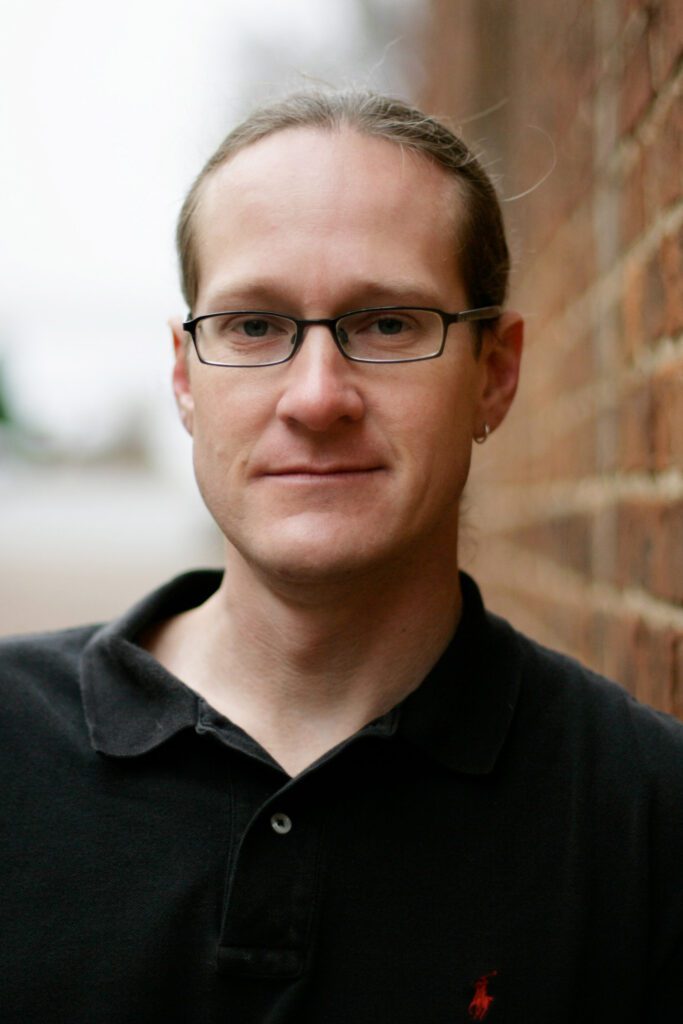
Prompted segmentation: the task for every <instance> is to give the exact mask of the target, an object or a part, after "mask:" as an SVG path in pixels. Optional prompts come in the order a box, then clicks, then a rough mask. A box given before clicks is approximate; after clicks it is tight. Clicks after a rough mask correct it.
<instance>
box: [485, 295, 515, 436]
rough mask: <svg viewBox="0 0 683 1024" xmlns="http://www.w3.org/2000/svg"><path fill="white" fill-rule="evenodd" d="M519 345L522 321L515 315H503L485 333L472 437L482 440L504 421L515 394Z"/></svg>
mask: <svg viewBox="0 0 683 1024" xmlns="http://www.w3.org/2000/svg"><path fill="white" fill-rule="evenodd" d="M523 343H524V321H523V320H522V317H521V316H520V315H519V313H514V312H512V311H506V312H505V313H503V314H502V315H501V316H500V317H499V318H498V320H496V322H495V323H494V325H493V326H492V327H491V328H489V329H487V330H486V331H485V333H484V337H483V339H482V349H481V353H480V355H479V359H480V361H481V364H482V371H483V380H482V390H481V394H480V398H479V403H478V409H477V416H476V421H475V437H482V436H486V435H487V434H488V432H489V431H492V430H495V429H496V427H498V426H499V425H500V424H501V423H502V422H503V420H504V419H505V417H506V415H507V412H508V409H509V408H510V406H511V405H512V400H513V398H514V397H515V393H516V391H517V384H518V382H519V367H520V363H521V359H522V346H523ZM487 427H488V430H487V429H486V428H487Z"/></svg>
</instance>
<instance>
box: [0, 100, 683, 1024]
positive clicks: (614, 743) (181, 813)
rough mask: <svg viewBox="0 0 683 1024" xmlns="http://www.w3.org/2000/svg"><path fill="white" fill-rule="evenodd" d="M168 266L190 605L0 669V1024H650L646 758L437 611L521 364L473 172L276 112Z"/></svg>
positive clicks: (680, 959)
mask: <svg viewBox="0 0 683 1024" xmlns="http://www.w3.org/2000/svg"><path fill="white" fill-rule="evenodd" d="M178 238H179V246H180V256H181V264H182V269H183V282H184V288H185V291H186V297H187V301H188V304H189V307H190V310H191V312H190V315H189V317H188V319H187V321H186V322H185V323H184V324H182V323H180V322H178V323H176V324H175V325H174V344H175V366H174V375H173V381H174V389H175V395H176V399H177V403H178V408H179V410H180V415H181V417H182V420H183V423H184V424H185V427H186V428H187V430H188V431H189V433H190V434H191V435H192V438H193V448H194V463H195V470H196V476H197V481H198V484H199V487H200V489H201V492H202V495H203V497H204V499H205V501H206V504H207V506H208V508H209V509H210V511H211V513H212V515H213V516H214V518H215V519H216V521H217V523H218V524H219V526H220V528H221V530H222V532H223V534H224V535H225V539H226V558H225V574H224V575H223V576H222V577H221V576H220V574H218V573H212V572H203V573H195V574H190V575H189V576H186V577H183V578H181V579H179V580H176V581H173V582H172V583H170V584H168V585H167V586H166V587H164V588H162V589H161V590H160V591H158V592H157V593H156V594H154V595H152V596H151V597H148V598H146V599H145V600H144V601H142V602H141V603H140V604H139V605H138V606H137V607H136V608H134V609H133V610H132V611H131V612H129V613H128V614H127V615H125V616H124V617H123V618H122V619H120V620H119V621H117V622H115V623H113V624H111V625H109V626H106V627H104V628H96V627H90V628H84V629H77V630H72V631H69V632H67V633H62V634H58V635H53V636H49V637H40V638H31V639H25V640H18V641H13V642H6V643H5V645H4V650H3V655H2V664H3V666H4V667H3V678H4V680H5V693H6V694H7V696H6V698H5V702H6V705H7V706H8V708H9V709H11V714H10V715H9V716H8V726H7V729H6V732H7V738H6V740H5V746H4V750H5V754H4V757H5V759H6V760H5V765H6V767H5V777H6V791H7V793H8V796H7V797H6V799H5V802H4V805H3V806H4V810H5V814H6V817H7V825H6V840H5V842H6V853H5V886H4V903H5V906H6V911H5V914H6V916H5V925H4V932H3V945H2V957H3V973H2V977H3V979H4V980H3V985H4V990H5V996H4V1009H3V1020H5V1021H12V1022H14V1021H17V1022H18V1021H22V1022H25V1021H40V1022H41V1024H46V1022H57V1021H59V1022H62V1021H68V1022H70V1024H81V1022H83V1024H85V1022H88V1024H90V1022H93V1021H97V1022H100V1021H102V1022H107V1024H109V1022H111V1024H124V1022H125V1024H131V1022H135V1024H140V1022H148V1021H149V1022H152V1021H154V1022H157V1021H165V1022H195V1021H196V1022H202V1024H204V1022H218V1021H221V1022H222V1021H225V1022H230V1024H243V1022H244V1024H247V1022H249V1024H252V1022H269V1024H275V1022H278V1024H279V1022H282V1024H284V1022H297V1024H305V1022H317V1024H335V1022H339V1024H341V1022H344V1024H348V1022H370V1021H386V1022H392V1024H404V1022H405V1024H408V1022H410V1024H413V1022H415V1021H419V1020H423V1021H427V1022H430V1024H431V1022H434V1024H441V1022H443V1024H447V1022H449V1024H450V1022H457V1021H468V1020H485V1021H487V1022H489V1024H490V1022H495V1021H506V1022H524V1024H535V1022H538V1024H541V1022H543V1024H548V1022H552V1024H562V1022H570V1021H571V1022H573V1024H575V1022H578V1021H580V1022H586V1021H600V1022H605V1021H610V1022H619V1024H625V1022H626V1024H628V1022H636V1021H638V1022H641V1021H653V1022H654V1021H657V1022H660V1021H669V1020H680V1019H681V1018H682V1015H683V970H682V967H683V884H682V883H683V868H682V866H681V865H682V864H683V762H682V759H681V755H682V753H683V728H682V727H681V726H680V725H679V724H678V723H676V722H674V721H673V720H671V719H668V718H667V717H666V716H663V715H660V714H657V713H655V712H653V711H651V710H649V709H647V708H644V707H641V706H639V705H637V704H636V702H635V701H633V700H632V699H631V698H630V697H628V696H627V695H626V694H625V692H624V691H623V690H621V689H620V688H619V687H617V686H616V685H614V684H612V683H609V682H607V681H605V680H602V679H599V678H597V677H595V676H594V675H592V674H591V673H590V672H588V671H586V670H584V669H582V668H581V667H580V666H578V665H577V664H576V663H574V662H573V661H571V660H569V659H567V658H564V657H562V656H560V655H558V654H554V653H552V652H549V651H547V650H544V649H542V648H540V647H539V646H538V645H536V644H535V643H533V642H531V641H530V640H528V639H526V638H524V637H522V636H521V635H520V634H518V633H516V632H515V631H514V630H513V629H512V628H511V627H510V626H509V625H507V624H506V623H504V622H503V621H501V620H499V619H497V618H495V617H494V616H491V615H489V614H487V613H486V612H485V611H484V609H483V606H482V604H481V599H480V597H479V593H478V591H477V588H476V586H475V584H474V583H473V582H472V581H471V580H470V579H468V578H467V577H466V576H464V575H460V576H459V575H458V544H457V541H458V509H459V503H460V499H461V496H462V492H463V488H464V486H465V481H466V478H467V473H468V468H469V463H470V455H471V450H472V441H473V440H475V441H482V440H485V439H486V437H487V435H488V434H489V433H490V432H492V431H494V430H495V429H496V428H497V427H498V426H499V425H500V423H501V422H502V420H503V419H504V417H505V414H506V412H507V410H508V408H509V406H510V404H511V402H512V399H513V396H514V393H515V389H516V384H517V376H518V369H519V361H520V353H521V347H522V323H521V320H520V317H519V316H518V315H516V314H514V313H512V312H509V311H503V309H502V307H503V303H504V299H505V292H506V278H507V268H508V257H507V248H506V245H505V239H504V236H503V231H502V227H501V220H500V212H499V208H498V204H497V202H496V199H495V195H494V192H493V189H492V187H491V185H490V183H489V182H488V180H487V178H486V176H485V174H484V172H483V171H482V169H481V168H480V166H479V164H478V163H477V162H476V161H475V159H474V158H473V156H472V155H471V154H470V153H469V152H468V151H467V150H466V148H465V147H464V146H463V145H462V143H460V141H459V140H457V139H456V138H455V137H453V136H452V135H451V133H450V132H449V131H448V130H447V129H445V128H444V127H442V126H440V125H439V124H437V123H436V122H434V121H432V120H431V119H429V118H425V117H424V116H423V115H421V114H420V113H419V112H417V111H413V110H410V109H409V108H407V107H405V106H404V105H403V104H401V103H397V102H394V101H391V100H387V99H384V98H382V97H377V96H373V95H365V94H332V95H323V96H318V95H306V96H295V97H290V98H289V99H286V100H285V101H283V102H282V103H280V104H277V105H275V106H273V107H270V108H268V109H266V110H264V111H260V112H257V114H255V115H253V116H252V117H251V118H250V119H248V121H247V122H245V124H243V125H241V126H240V127H238V128H237V129H236V130H235V131H234V132H233V133H232V134H231V135H230V136H229V137H228V139H227V140H226V142H225V143H224V144H223V145H222V146H221V148H220V149H219V150H218V152H217V154H216V155H215V156H214V157H213V158H212V160H211V161H209V164H208V165H207V167H206V168H205V169H204V171H203V172H202V174H201V175H200V177H199V179H198V180H197V182H196V183H195V185H194V186H193V189H192V191H191V193H190V195H189V197H188V200H187V201H186V203H185V206H184V208H183V212H182V214H181V220H180V225H179V232H178Z"/></svg>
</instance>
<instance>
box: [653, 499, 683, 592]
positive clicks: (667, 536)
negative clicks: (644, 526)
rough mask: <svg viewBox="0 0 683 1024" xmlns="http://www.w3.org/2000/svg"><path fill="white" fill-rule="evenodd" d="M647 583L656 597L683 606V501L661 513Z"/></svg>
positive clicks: (666, 507) (669, 506) (656, 527)
mask: <svg viewBox="0 0 683 1024" xmlns="http://www.w3.org/2000/svg"><path fill="white" fill-rule="evenodd" d="M646 582H647V585H648V589H650V590H651V591H652V593H653V594H654V595H655V596H657V597H661V598H663V599H664V600H665V601H672V602H674V603H676V604H683V501H679V502H674V503H673V504H669V505H665V506H663V507H662V508H661V509H660V511H659V515H658V517H657V523H656V526H655V531H654V538H653V551H652V562H651V566H650V573H649V577H648V578H647V581H646Z"/></svg>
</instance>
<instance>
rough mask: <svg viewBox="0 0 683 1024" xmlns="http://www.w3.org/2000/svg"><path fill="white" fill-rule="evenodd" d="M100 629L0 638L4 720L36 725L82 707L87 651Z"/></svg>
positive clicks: (1, 695) (1, 697)
mask: <svg viewBox="0 0 683 1024" xmlns="http://www.w3.org/2000/svg"><path fill="white" fill-rule="evenodd" d="M98 628H99V627H98V626H95V625H92V626H80V627H77V628H75V629H65V630H59V631H56V632H51V633H36V634H28V635H25V636H13V637H4V638H2V639H0V702H1V705H2V719H3V720H5V721H6V722H7V721H11V722H14V724H15V726H16V724H17V723H20V722H21V721H22V720H23V719H24V718H25V717H26V716H30V720H31V724H32V725H33V726H36V725H37V724H38V722H39V721H40V719H41V718H54V717H55V716H59V715H60V714H61V713H63V712H64V711H66V710H67V709H69V710H72V709H73V707H74V706H75V705H78V706H80V688H79V678H80V666H81V658H82V655H83V651H84V649H85V648H86V646H87V644H88V643H89V641H90V640H91V638H92V636H93V635H94V633H95V632H96V631H97V630H98Z"/></svg>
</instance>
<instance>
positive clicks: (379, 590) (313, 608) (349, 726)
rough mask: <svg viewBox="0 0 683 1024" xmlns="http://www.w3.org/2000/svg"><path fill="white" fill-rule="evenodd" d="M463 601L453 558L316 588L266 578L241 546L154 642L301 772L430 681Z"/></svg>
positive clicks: (174, 667)
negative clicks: (199, 601) (214, 582)
mask: <svg viewBox="0 0 683 1024" xmlns="http://www.w3.org/2000/svg"><path fill="white" fill-rule="evenodd" d="M460 600H461V599H460V588H459V584H458V577H457V566H456V563H455V559H454V558H452V557H451V559H450V560H448V559H444V558H440V559H436V558H435V559H434V560H433V562H432V564H431V565H425V564H424V563H423V564H421V565H420V566H419V567H417V566H412V565H411V566H405V565H404V566H401V567H393V568H388V569H387V570H386V572H385V573H384V574H378V573H377V572H376V571H375V572H373V574H372V576H370V575H368V577H367V578H362V577H361V578H360V579H359V578H358V577H357V576H356V577H354V579H353V580H336V581H334V582H329V581H328V582H327V583H325V584H324V585H323V584H320V583H319V584H318V585H316V586H312V585H311V583H310V581H307V582H306V584H305V585H304V584H300V585H297V584H296V583H293V582H292V581H288V582H283V581H276V582H275V583H273V581H272V580H266V579H264V578H263V577H262V576H261V575H260V574H259V572H258V571H256V570H254V568H253V567H252V566H250V565H248V564H247V563H246V562H245V561H244V560H243V559H242V557H241V556H240V555H239V553H238V552H236V551H235V549H234V548H229V549H228V555H227V561H226V572H225V576H224V578H223V582H222V584H221V586H220V588H219V589H218V591H216V593H215V594H214V595H213V596H212V597H211V598H210V599H209V600H208V601H207V602H205V603H204V604H203V605H201V606H200V607H199V608H196V609H193V610H191V611H190V612H187V613H185V615H184V616H181V617H180V618H179V619H177V620H172V622H171V623H170V624H169V628H168V629H167V630H165V631H164V632H163V633H162V634H160V636H159V642H158V643H157V644H156V645H150V646H151V649H152V652H153V653H154V654H155V655H156V656H157V657H158V658H159V660H161V661H162V663H164V664H166V665H167V667H168V668H170V669H171V671H174V672H175V674H176V675H179V676H180V677H181V678H183V679H184V680H185V682H187V683H188V685H190V686H192V687H193V688H194V689H195V690H197V691H198V692H199V693H200V694H201V695H202V696H204V697H205V699H206V700H208V701H209V703H211V704H212V705H213V706H214V707H215V708H216V709H217V710H219V711H221V712H222V713H224V714H225V715H226V716H227V717H229V718H230V719H231V720H232V721H233V722H235V723H236V724H238V725H240V726H241V727H242V728H243V729H245V731H246V732H248V733H249V734H250V735H251V736H253V737H254V738H255V739H256V740H258V741H259V742H260V743H261V745H262V746H264V747H265V748H266V749H267V750H269V751H270V753H271V754H272V755H273V756H274V757H275V759H276V760H277V761H279V763H280V764H281V765H282V766H283V768H285V770H286V771H288V772H289V773H290V774H296V773H297V772H298V771H300V770H302V769H303V768H304V767H306V765H308V764H310V763H311V762H312V761H313V760H315V759H316V758H317V757H319V756H321V755H322V754H323V753H324V752H325V751H326V750H328V749H330V748H331V747H332V746H334V745H335V744H336V743H339V742H341V741H342V740H343V739H345V738H347V737H348V736H350V735H352V734H353V733H354V732H356V731H357V730H358V729H359V728H361V727H362V726H363V725H364V724H366V723H367V722H369V721H371V720H372V719H373V718H376V717H378V716H379V715H381V714H383V713H384V712H386V711H388V710H389V709H390V708H391V707H393V706H394V705H395V704H396V703H398V702H399V701H400V700H402V699H403V698H404V697H405V696H407V694H408V693H410V692H411V691H412V690H413V689H415V687H416V686H418V685H419V683H420V682H421V681H422V679H423V678H424V676H425V675H426V674H427V672H428V671H429V669H430V668H431V667H432V665H433V664H434V663H435V662H436V661H437V659H438V658H439V656H440V654H441V653H442V652H443V650H444V649H445V647H446V646H447V644H448V642H449V640H450V638H451V636H452V634H453V632H454V630H455V627H456V625H457V621H458V618H459V615H460ZM197 636H201V637H202V638H203V643H202V645H201V646H199V645H198V644H197V642H196V640H197Z"/></svg>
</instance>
